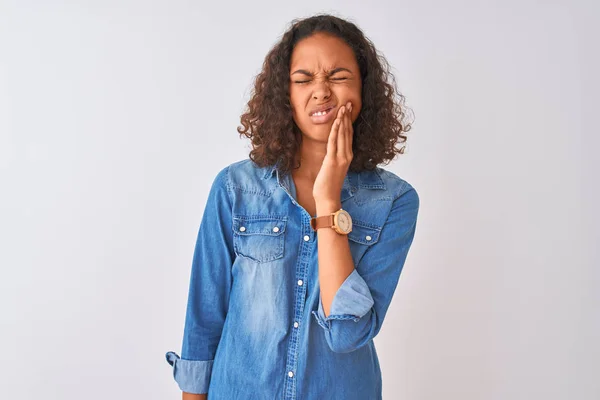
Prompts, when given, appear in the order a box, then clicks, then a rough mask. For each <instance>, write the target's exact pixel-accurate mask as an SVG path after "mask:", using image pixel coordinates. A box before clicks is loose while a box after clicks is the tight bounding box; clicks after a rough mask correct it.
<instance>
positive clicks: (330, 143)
mask: <svg viewBox="0 0 600 400" xmlns="http://www.w3.org/2000/svg"><path fill="white" fill-rule="evenodd" d="M340 116H341V113H340V110H338V114H337V117H336V119H335V121H333V125H332V126H331V131H330V132H329V139H328V140H327V154H329V156H330V157H335V154H336V152H337V132H338V130H339V125H340V121H341V118H340Z"/></svg>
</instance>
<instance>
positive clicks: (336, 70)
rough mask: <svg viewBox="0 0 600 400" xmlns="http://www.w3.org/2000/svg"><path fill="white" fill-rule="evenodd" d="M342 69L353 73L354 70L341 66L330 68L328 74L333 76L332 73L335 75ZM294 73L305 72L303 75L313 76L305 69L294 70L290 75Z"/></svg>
mask: <svg viewBox="0 0 600 400" xmlns="http://www.w3.org/2000/svg"><path fill="white" fill-rule="evenodd" d="M341 71H346V72H350V73H352V71H350V70H349V69H348V68H344V67H339V68H334V69H332V70H330V71H329V73H328V74H327V75H329V76H331V75H334V74H336V73H338V72H341ZM294 74H303V75H306V76H312V74H311V73H310V72H308V71H306V70H304V69H299V70H296V71H294V72H292V73H291V74H290V75H294Z"/></svg>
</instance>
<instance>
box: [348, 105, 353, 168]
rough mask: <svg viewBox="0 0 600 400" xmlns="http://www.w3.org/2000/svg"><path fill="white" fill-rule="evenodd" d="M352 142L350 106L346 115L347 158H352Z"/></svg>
mask: <svg viewBox="0 0 600 400" xmlns="http://www.w3.org/2000/svg"><path fill="white" fill-rule="evenodd" d="M353 141H354V127H353V126H352V104H351V105H350V112H349V113H348V147H347V149H348V153H347V154H348V158H350V159H351V158H352V143H353Z"/></svg>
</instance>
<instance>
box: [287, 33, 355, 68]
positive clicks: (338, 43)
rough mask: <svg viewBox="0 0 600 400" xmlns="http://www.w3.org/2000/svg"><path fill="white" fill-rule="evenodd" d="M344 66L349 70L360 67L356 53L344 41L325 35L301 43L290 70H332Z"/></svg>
mask: <svg viewBox="0 0 600 400" xmlns="http://www.w3.org/2000/svg"><path fill="white" fill-rule="evenodd" d="M342 65H343V66H345V67H347V68H352V67H355V68H357V67H358V64H357V63H356V58H355V57H354V52H353V51H352V49H351V48H350V46H348V45H347V44H346V42H344V41H343V40H342V39H340V38H338V37H335V36H332V35H327V34H323V33H316V34H314V35H312V36H310V37H307V38H304V39H302V40H301V41H299V42H298V43H297V44H296V46H295V47H294V50H293V52H292V57H291V60H290V70H293V69H295V68H305V69H316V70H319V69H330V68H333V67H336V66H337V67H339V66H342Z"/></svg>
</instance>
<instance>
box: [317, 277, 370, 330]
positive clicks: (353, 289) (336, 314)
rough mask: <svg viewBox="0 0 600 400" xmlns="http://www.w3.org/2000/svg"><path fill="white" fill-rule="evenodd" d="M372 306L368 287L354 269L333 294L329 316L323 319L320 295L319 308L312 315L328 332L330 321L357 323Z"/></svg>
mask: <svg viewBox="0 0 600 400" xmlns="http://www.w3.org/2000/svg"><path fill="white" fill-rule="evenodd" d="M373 304H375V302H374V301H373V297H372V296H371V291H370V289H369V286H367V283H366V282H365V280H364V279H363V278H362V276H360V274H359V273H358V271H357V270H356V269H354V271H352V273H351V274H350V275H349V276H348V278H346V280H345V281H344V283H342V286H340V288H339V289H338V291H337V292H336V293H335V296H334V298H333V301H332V303H331V310H330V312H329V316H328V317H325V312H324V310H323V301H322V299H321V296H320V295H319V308H318V310H317V311H312V314H313V315H314V316H315V318H316V319H317V322H318V323H319V325H321V326H322V327H323V328H325V329H327V330H329V329H331V322H330V321H332V320H334V319H339V320H344V319H351V320H353V321H354V322H358V321H359V320H360V319H361V318H362V317H363V316H364V315H366V314H367V313H368V312H369V310H370V309H371V307H373Z"/></svg>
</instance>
